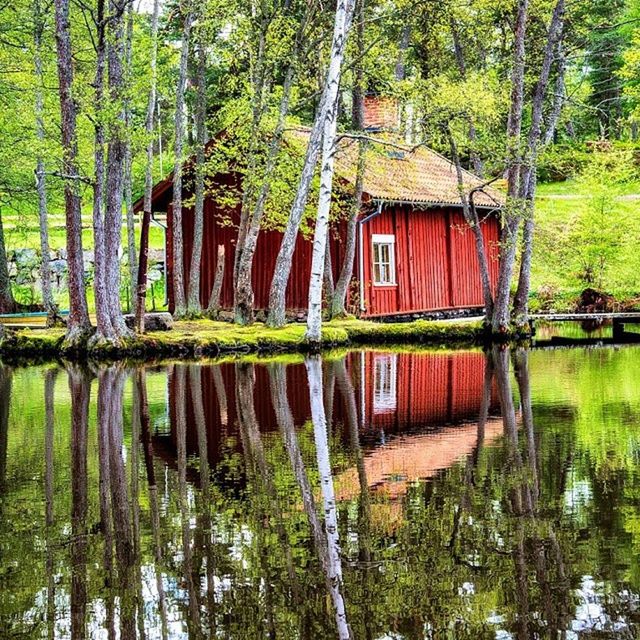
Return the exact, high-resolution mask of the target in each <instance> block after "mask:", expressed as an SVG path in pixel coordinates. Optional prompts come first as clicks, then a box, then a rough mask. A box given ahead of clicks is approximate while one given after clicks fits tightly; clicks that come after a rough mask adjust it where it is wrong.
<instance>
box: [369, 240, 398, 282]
mask: <svg viewBox="0 0 640 640" xmlns="http://www.w3.org/2000/svg"><path fill="white" fill-rule="evenodd" d="M376 245H377V246H388V247H389V262H388V270H389V278H390V279H389V281H385V282H380V281H378V280H376V264H378V265H382V264H386V263H383V262H380V261H377V262H376ZM378 271H380V269H378ZM371 282H372V284H373V286H374V287H397V286H398V277H397V265H396V237H395V235H394V234H392V233H372V234H371Z"/></svg>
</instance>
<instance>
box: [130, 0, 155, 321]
mask: <svg viewBox="0 0 640 640" xmlns="http://www.w3.org/2000/svg"><path fill="white" fill-rule="evenodd" d="M159 13H160V0H153V12H152V14H151V52H150V56H149V72H150V75H151V84H150V87H149V97H148V99H147V115H146V119H145V125H144V129H145V134H146V136H147V149H146V153H147V162H146V165H145V172H144V203H143V212H142V224H141V225H140V259H139V260H138V277H137V282H136V296H137V303H136V307H135V309H136V310H135V314H136V319H135V326H136V331H137V332H138V333H143V332H144V313H145V301H146V293H147V264H148V258H149V226H150V224H151V206H152V202H151V193H152V191H153V143H154V135H153V133H154V123H155V120H154V114H155V111H156V93H157V75H158V72H157V58H158V15H159Z"/></svg>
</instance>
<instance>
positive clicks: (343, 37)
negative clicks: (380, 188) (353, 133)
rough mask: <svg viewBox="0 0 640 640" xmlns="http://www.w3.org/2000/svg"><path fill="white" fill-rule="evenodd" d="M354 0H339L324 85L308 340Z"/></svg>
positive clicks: (318, 319) (313, 335) (313, 329)
mask: <svg viewBox="0 0 640 640" xmlns="http://www.w3.org/2000/svg"><path fill="white" fill-rule="evenodd" d="M354 4H355V3H354V0H339V1H338V5H337V7H336V19H335V25H334V32H333V44H332V46H331V60H330V62H329V70H328V72H327V80H326V85H325V91H326V92H327V95H326V101H325V105H326V111H324V113H322V112H321V114H320V115H321V117H323V124H322V161H321V172H320V197H319V199H318V212H317V215H316V228H315V232H314V237H313V254H312V258H311V278H310V281H309V310H308V314H307V333H306V338H307V340H308V341H309V342H316V343H317V342H320V339H321V327H322V280H323V276H324V258H325V250H326V246H327V230H328V228H329V210H330V208H331V195H332V188H333V164H334V163H333V160H334V153H335V139H336V128H337V124H338V89H339V86H340V72H341V69H342V60H343V58H344V50H345V45H346V41H347V36H348V34H349V29H350V27H351V20H352V18H353V9H354Z"/></svg>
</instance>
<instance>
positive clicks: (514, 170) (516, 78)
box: [491, 0, 529, 334]
mask: <svg viewBox="0 0 640 640" xmlns="http://www.w3.org/2000/svg"><path fill="white" fill-rule="evenodd" d="M528 10H529V0H518V12H517V17H516V26H515V40H514V47H513V71H512V77H511V107H510V111H509V122H508V126H507V163H508V166H507V183H508V188H507V205H506V207H505V210H504V214H503V216H504V218H503V229H502V237H501V243H500V269H499V274H498V287H497V290H496V296H495V305H494V308H493V317H492V319H491V327H492V331H493V332H494V333H496V334H504V333H507V332H508V331H509V325H510V321H511V316H510V313H509V302H510V300H509V298H510V292H511V278H512V276H513V269H514V265H515V258H516V246H517V240H518V230H519V228H520V222H521V220H522V211H521V202H520V200H519V196H520V173H521V168H522V150H521V134H522V111H523V106H524V75H525V74H524V71H525V41H526V31H527V16H528Z"/></svg>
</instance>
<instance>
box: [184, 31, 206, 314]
mask: <svg viewBox="0 0 640 640" xmlns="http://www.w3.org/2000/svg"><path fill="white" fill-rule="evenodd" d="M196 57H197V61H196V67H197V71H196V92H197V96H196V166H195V183H196V184H195V204H194V222H193V249H192V253H191V268H190V269H189V297H188V301H187V308H188V311H189V314H190V315H200V314H201V313H202V304H201V303H200V265H201V263H202V241H203V237H202V234H203V228H204V171H205V167H204V151H205V144H206V142H207V140H206V136H207V128H206V117H207V86H206V71H207V57H206V52H205V48H204V44H203V43H202V42H201V43H200V45H199V46H198V48H197V51H196Z"/></svg>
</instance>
